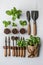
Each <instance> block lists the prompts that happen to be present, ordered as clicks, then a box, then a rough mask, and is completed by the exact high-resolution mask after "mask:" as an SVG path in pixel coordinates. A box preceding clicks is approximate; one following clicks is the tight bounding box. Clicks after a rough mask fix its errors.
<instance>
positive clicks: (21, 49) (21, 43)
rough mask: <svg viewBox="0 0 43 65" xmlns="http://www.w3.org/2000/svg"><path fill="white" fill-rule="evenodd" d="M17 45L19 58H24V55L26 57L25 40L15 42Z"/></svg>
mask: <svg viewBox="0 0 43 65" xmlns="http://www.w3.org/2000/svg"><path fill="white" fill-rule="evenodd" d="M17 45H18V48H19V53H20V54H19V55H20V57H25V55H26V41H25V39H22V38H21V39H20V40H17Z"/></svg>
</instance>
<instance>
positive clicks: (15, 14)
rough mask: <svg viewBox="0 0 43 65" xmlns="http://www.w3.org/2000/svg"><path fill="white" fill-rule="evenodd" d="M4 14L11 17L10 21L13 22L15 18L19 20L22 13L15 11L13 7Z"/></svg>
mask: <svg viewBox="0 0 43 65" xmlns="http://www.w3.org/2000/svg"><path fill="white" fill-rule="evenodd" d="M6 14H7V15H9V16H12V20H13V21H15V20H16V18H18V19H19V18H20V16H21V14H22V11H21V10H17V9H16V8H15V7H13V9H11V10H7V11H6Z"/></svg>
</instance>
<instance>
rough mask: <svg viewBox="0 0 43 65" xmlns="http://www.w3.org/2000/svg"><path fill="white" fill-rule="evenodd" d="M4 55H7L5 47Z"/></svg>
mask: <svg viewBox="0 0 43 65" xmlns="http://www.w3.org/2000/svg"><path fill="white" fill-rule="evenodd" d="M4 56H5V57H6V56H7V49H4Z"/></svg>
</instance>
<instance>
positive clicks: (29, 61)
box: [0, 0, 43, 65]
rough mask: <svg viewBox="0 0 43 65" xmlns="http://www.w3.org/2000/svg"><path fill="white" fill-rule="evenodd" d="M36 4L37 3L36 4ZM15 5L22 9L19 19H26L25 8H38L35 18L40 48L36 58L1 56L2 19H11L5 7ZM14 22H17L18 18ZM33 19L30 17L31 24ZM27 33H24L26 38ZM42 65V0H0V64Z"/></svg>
mask: <svg viewBox="0 0 43 65" xmlns="http://www.w3.org/2000/svg"><path fill="white" fill-rule="evenodd" d="M36 4H37V5H36ZM14 6H15V7H17V8H18V9H21V10H22V11H23V16H22V17H21V19H23V20H25V19H26V14H25V13H26V11H27V10H30V11H31V10H34V9H37V10H39V18H38V20H37V30H38V35H37V36H39V37H40V38H41V50H40V56H39V57H38V58H16V57H12V56H11V57H7V58H6V57H4V56H3V45H4V34H3V29H4V26H3V23H2V21H3V20H11V17H10V16H7V15H6V14H5V11H6V10H7V9H11V8H12V7H14ZM16 23H17V24H19V22H18V20H16ZM32 23H33V21H32V19H31V25H32ZM27 36H28V35H25V37H26V38H27ZM9 64H10V65H43V0H37V3H36V0H0V65H9Z"/></svg>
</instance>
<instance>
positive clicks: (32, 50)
mask: <svg viewBox="0 0 43 65" xmlns="http://www.w3.org/2000/svg"><path fill="white" fill-rule="evenodd" d="M27 51H28V57H31V58H32V57H38V56H39V45H38V46H36V45H35V46H30V45H28V47H27Z"/></svg>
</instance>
